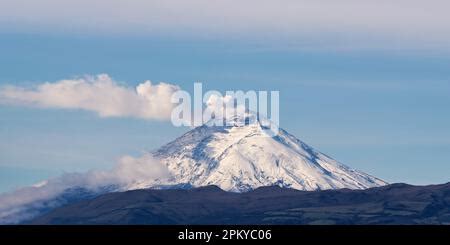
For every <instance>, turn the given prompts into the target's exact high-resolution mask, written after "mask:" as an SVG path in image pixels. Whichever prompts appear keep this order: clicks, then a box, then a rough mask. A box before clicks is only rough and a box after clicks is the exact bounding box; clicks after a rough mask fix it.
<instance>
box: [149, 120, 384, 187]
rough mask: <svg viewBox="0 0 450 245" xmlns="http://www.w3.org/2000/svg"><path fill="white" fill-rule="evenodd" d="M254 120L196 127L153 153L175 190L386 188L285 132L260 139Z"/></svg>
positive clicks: (259, 125)
mask: <svg viewBox="0 0 450 245" xmlns="http://www.w3.org/2000/svg"><path fill="white" fill-rule="evenodd" d="M262 120H265V119H262V118H258V117H256V115H255V114H246V116H244V117H242V116H241V117H232V118H230V119H227V123H226V124H225V125H224V126H211V125H214V124H212V122H209V123H207V124H206V125H203V126H200V127H197V128H195V129H193V130H191V131H189V132H187V133H186V134H184V135H183V136H181V137H180V138H178V139H176V140H175V141H172V142H170V143H169V144H167V145H165V146H163V147H161V148H160V149H159V150H157V151H156V152H154V153H153V154H154V156H156V157H158V158H160V159H161V161H162V162H163V163H164V164H166V165H167V167H168V168H169V170H170V172H171V173H172V175H173V176H174V182H175V183H176V184H181V183H183V184H190V185H192V186H205V185H217V186H219V187H220V188H222V189H224V190H230V191H238V192H240V191H247V190H250V189H254V188H257V187H260V186H269V185H279V186H283V187H291V188H295V189H300V190H323V189H338V188H349V189H365V188H370V187H376V186H381V185H385V184H387V183H386V182H384V181H382V180H380V179H378V178H375V177H373V176H370V175H368V174H365V173H362V172H360V171H357V170H354V169H351V168H349V167H347V166H345V165H343V164H341V163H339V162H337V161H336V160H334V159H332V158H330V157H328V156H326V155H325V154H322V153H320V152H318V151H316V150H314V149H313V148H312V147H310V146H308V145H307V144H305V143H304V142H302V141H300V140H298V139H297V138H295V137H294V136H292V135H290V134H289V133H287V132H286V131H284V130H282V129H280V130H279V133H278V134H277V135H276V136H274V137H267V135H265V134H264V127H265V126H266V125H267V123H268V122H267V121H266V122H263V121H262Z"/></svg>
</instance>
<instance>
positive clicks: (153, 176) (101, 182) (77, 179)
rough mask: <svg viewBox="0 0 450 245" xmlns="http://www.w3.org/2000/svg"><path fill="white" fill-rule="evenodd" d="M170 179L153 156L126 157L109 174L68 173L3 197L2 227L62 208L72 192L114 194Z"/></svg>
mask: <svg viewBox="0 0 450 245" xmlns="http://www.w3.org/2000/svg"><path fill="white" fill-rule="evenodd" d="M170 177H171V174H170V172H169V170H168V168H167V166H166V165H164V164H162V163H161V162H160V161H159V160H158V159H156V158H154V157H152V156H151V155H150V154H145V155H143V156H141V157H138V158H134V157H131V156H124V157H122V158H121V159H120V160H119V161H118V164H117V165H116V166H115V167H114V168H113V169H112V170H109V171H100V170H97V171H89V172H86V173H67V174H64V175H62V176H60V177H57V178H53V179H49V180H46V181H44V182H42V183H38V184H36V185H34V186H30V187H24V188H21V189H18V190H16V191H13V192H10V193H5V194H0V224H14V223H18V222H21V221H24V220H28V219H30V218H33V217H35V216H36V215H38V214H39V213H40V211H42V210H46V209H49V208H54V207H57V206H60V205H63V204H64V203H65V201H66V200H64V199H60V198H57V197H58V196H59V195H61V194H63V193H64V192H65V191H67V190H69V189H71V188H82V189H84V190H86V191H92V192H96V191H99V190H100V189H102V188H110V187H113V188H114V189H113V190H112V191H120V190H128V189H133V188H134V187H135V186H136V185H139V184H140V183H142V182H145V183H146V184H154V183H165V182H166V181H168V180H169V179H170Z"/></svg>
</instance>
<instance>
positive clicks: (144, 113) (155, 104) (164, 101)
mask: <svg viewBox="0 0 450 245" xmlns="http://www.w3.org/2000/svg"><path fill="white" fill-rule="evenodd" d="M177 90H179V87H177V86H175V85H172V84H167V83H160V84H157V85H154V84H152V83H151V82H150V81H145V82H143V83H141V84H139V85H138V86H137V87H136V88H134V89H133V88H129V87H125V86H121V85H119V84H118V83H117V82H116V81H114V80H113V79H112V78H111V77H109V76H108V75H107V74H100V75H97V76H94V77H92V76H87V77H85V78H79V79H72V80H61V81H58V82H55V83H43V84H40V85H38V86H37V87H33V88H25V87H18V86H11V85H9V86H5V87H3V88H0V103H3V104H15V105H24V106H36V107H43V108H62V109H82V110H87V111H93V112H96V113H97V114H98V115H99V116H101V117H135V118H143V119H156V120H169V119H170V115H171V112H172V108H173V107H174V104H172V103H171V101H170V98H171V95H172V94H173V93H174V92H175V91H177Z"/></svg>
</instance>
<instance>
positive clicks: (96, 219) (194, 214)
mask: <svg viewBox="0 0 450 245" xmlns="http://www.w3.org/2000/svg"><path fill="white" fill-rule="evenodd" d="M31 223H32V224H450V183H448V184H444V185H432V186H411V185H406V184H393V185H388V186H384V187H377V188H372V189H367V190H348V189H342V190H328V191H311V192H308V191H297V190H293V189H286V188H279V187H262V188H259V189H256V190H253V191H250V192H245V193H232V192H225V191H223V190H221V189H219V188H218V187H215V186H207V187H201V188H195V189H189V190H182V189H170V190H150V189H148V190H134V191H127V192H120V193H109V194H105V195H102V196H98V197H96V198H94V199H91V200H85V201H80V202H78V203H74V204H70V205H67V206H64V207H61V208H58V209H55V210H53V211H52V212H50V213H47V214H45V215H43V216H41V217H38V218H37V219H35V220H33V221H32V222H31Z"/></svg>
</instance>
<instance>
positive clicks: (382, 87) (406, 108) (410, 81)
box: [0, 1, 450, 191]
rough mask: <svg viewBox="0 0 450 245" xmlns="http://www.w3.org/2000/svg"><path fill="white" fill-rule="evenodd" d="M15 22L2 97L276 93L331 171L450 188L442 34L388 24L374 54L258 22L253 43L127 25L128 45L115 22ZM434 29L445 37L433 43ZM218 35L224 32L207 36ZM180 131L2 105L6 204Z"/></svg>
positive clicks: (3, 58) (366, 42)
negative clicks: (22, 190)
mask: <svg viewBox="0 0 450 245" xmlns="http://www.w3.org/2000/svg"><path fill="white" fill-rule="evenodd" d="M44 2H48V3H49V4H54V3H53V2H52V1H44ZM81 2H83V1H81ZM101 2H102V1H99V3H101ZM399 2H401V1H399ZM323 6H326V5H325V4H324V5H323ZM13 7H14V6H13V4H11V8H13ZM213 10H214V9H213ZM74 11H75V10H74ZM128 11H130V13H131V12H133V11H135V10H133V9H130V10H128ZM224 11H225V12H226V11H228V10H224ZM213 12H214V11H213ZM18 13H19V14H15V15H14V11H13V13H12V14H10V18H9V19H7V20H10V21H9V22H8V21H7V20H5V19H2V18H6V17H2V18H0V86H3V85H16V86H31V85H37V84H41V83H43V82H55V81H58V80H61V79H70V78H74V77H77V76H80V75H85V74H90V75H96V74H100V73H107V74H109V75H110V76H111V77H112V78H114V79H115V80H116V81H120V82H121V83H123V84H124V85H126V86H130V87H133V86H136V85H137V84H139V83H141V82H143V81H144V80H151V81H153V82H161V81H164V82H169V83H171V84H176V85H178V86H180V87H181V88H183V89H186V90H192V88H193V83H194V82H197V81H201V82H203V84H204V87H205V88H204V89H205V90H208V89H216V90H220V91H225V90H228V89H231V90H237V89H242V90H250V89H251V90H279V91H280V106H281V114H280V124H281V127H283V128H284V129H286V130H287V131H289V132H290V133H292V134H294V135H296V136H297V137H298V138H300V139H302V140H303V141H305V142H307V143H309V144H310V145H312V146H314V147H315V148H317V149H319V150H320V151H322V152H324V153H326V154H328V155H330V156H332V157H334V158H335V159H337V160H339V161H341V162H343V163H345V164H347V165H349V166H351V167H354V168H357V169H360V170H362V171H365V172H368V173H370V174H373V175H375V176H377V177H380V178H382V179H384V180H386V181H389V182H408V183H413V184H430V183H443V182H448V181H450V179H449V176H450V128H449V125H450V113H448V112H449V109H448V108H450V94H449V93H450V69H449V68H450V55H449V51H450V48H448V47H446V46H445V45H442V43H445V41H447V39H448V37H446V36H445V35H443V34H438V33H440V32H439V30H440V29H439V28H441V29H445V28H448V27H449V26H448V25H445V24H442V23H440V22H439V25H438V24H436V25H433V22H432V23H427V25H424V26H423V27H422V26H421V25H417V28H419V31H420V30H422V29H423V30H427V32H426V33H427V36H428V37H429V38H423V37H422V38H421V39H420V38H416V39H413V41H408V40H410V39H409V38H410V37H414V33H413V32H412V31H408V28H406V27H405V26H406V25H405V26H403V25H401V24H402V23H401V22H400V23H397V22H395V23H397V25H395V24H393V25H392V26H393V27H396V28H398V30H401V31H398V32H396V31H395V28H394V30H391V29H392V28H391V29H389V28H388V26H389V25H388V24H389V23H388V24H385V23H384V22H382V21H381V19H383V18H382V17H383V16H382V15H381V14H380V16H379V19H380V22H379V23H378V24H379V25H374V27H373V28H375V27H376V26H379V27H380V29H382V30H381V31H380V32H379V33H378V32H375V33H372V34H371V35H373V36H375V37H376V40H381V41H379V42H377V43H376V45H375V43H374V42H373V39H371V38H369V36H370V35H368V34H365V33H364V32H361V31H360V30H359V29H358V27H353V26H352V25H350V24H347V25H343V26H337V27H335V29H336V30H340V31H339V32H338V33H339V34H336V32H327V30H328V29H327V28H328V27H329V26H328V25H326V24H327V23H328V22H326V21H322V20H317V21H316V22H317V23H322V24H323V25H319V27H321V28H319V30H317V31H314V35H306V34H308V31H306V32H305V31H303V32H300V34H299V33H295V35H293V34H292V32H293V31H295V29H293V30H290V29H288V30H287V31H286V32H268V33H269V34H270V33H272V34H273V35H269V34H268V33H267V32H264V30H262V31H261V30H259V29H258V28H257V27H260V24H259V23H260V22H257V23H258V24H255V25H254V26H253V29H257V30H256V31H254V32H251V33H248V32H246V29H245V28H250V27H248V26H244V27H242V26H240V25H238V23H237V22H236V23H234V22H233V23H231V24H230V25H225V24H223V23H218V24H217V25H213V26H212V27H211V26H209V25H204V24H202V23H203V22H201V21H197V20H196V21H192V23H191V22H187V24H185V25H186V26H187V27H190V28H184V29H183V28H180V29H178V27H177V26H176V25H175V24H174V23H175V22H176V21H173V22H174V23H171V22H170V23H165V24H158V23H160V22H156V24H152V26H150V27H152V28H153V29H155V27H159V26H160V28H156V29H157V30H156V31H148V32H146V31H143V30H147V29H148V28H150V27H149V26H145V25H142V26H141V25H139V24H136V25H133V24H129V25H130V26H132V27H135V30H134V29H132V30H133V31H132V32H127V31H125V29H127V28H126V27H127V26H126V25H125V24H123V25H119V26H118V28H117V30H114V31H112V29H113V28H112V27H113V26H114V25H115V24H117V23H116V22H114V21H112V20H111V21H110V22H111V23H109V22H108V21H109V20H110V19H106V20H104V21H101V22H99V24H96V23H95V22H94V23H93V24H92V26H93V27H92V28H85V27H86V25H85V23H84V22H83V21H81V20H79V21H77V20H78V19H75V20H74V21H67V20H65V19H61V18H62V17H60V16H59V15H56V14H54V16H53V15H51V14H50V17H48V18H43V17H42V16H44V15H40V14H39V13H40V12H39V13H37V14H34V15H33V14H31V17H29V18H31V19H32V20H33V21H35V22H34V24H33V25H31V24H30V23H31V22H30V20H29V19H26V18H24V17H23V16H25V14H23V15H21V14H20V12H18ZM69 15H70V12H69ZM192 15H193V14H192ZM52 16H53V17H52ZM264 16H265V15H264V12H263V13H261V14H260V15H256V16H253V17H254V18H255V19H258V20H259V19H264ZM51 17H52V18H51ZM406 17H407V16H406ZM33 18H34V19H33ZM122 18H123V19H125V20H130V22H131V23H133V22H132V21H131V20H132V18H131V17H130V16H128V15H126V14H125V15H123V16H122ZM174 18H176V17H174ZM180 18H181V17H180ZM183 18H187V19H189V18H190V17H189V16H187V17H186V16H184V17H183ZM204 18H209V17H208V16H207V17H204ZM355 18H356V19H354V21H356V20H358V19H357V18H358V17H355ZM373 18H374V20H377V19H376V18H377V16H376V15H375V16H374V17H373ZM418 18H419V17H418ZM79 19H82V18H79ZM191 19H192V18H191ZM163 20H165V19H163ZM252 20H253V19H250V23H252ZM313 20H315V19H311V21H313ZM294 21H295V20H294ZM301 21H303V20H301ZM342 21H343V22H344V21H347V22H348V23H352V19H350V20H342ZM347 22H345V23H347ZM372 22H373V20H368V22H367V23H372ZM11 23H13V24H11ZM125 23H126V21H125ZM142 23H145V22H144V21H143V22H142ZM152 23H155V22H152ZM161 23H163V22H162V21H161ZM199 23H200V24H199ZM255 23H256V22H255ZM313 23H315V22H313ZM436 23H438V22H437V21H436ZM429 26H437V27H439V28H436V30H437V31H436V32H435V33H433V32H428V31H429V29H430V28H428V27H429ZM64 27H66V28H67V29H66V30H65V29H64ZM176 27H177V28H176ZM194 27H195V28H194ZM234 27H235V28H234ZM276 27H278V26H275V27H273V29H268V30H275V29H277V28H276ZM369 27H370V26H369ZM217 28H219V29H220V28H221V29H220V30H222V32H220V33H219V31H211V30H213V29H214V30H216V29H217ZM383 28H384V29H383ZM420 28H422V29H420ZM150 29H151V28H150ZM153 29H152V30H153ZM160 29H162V30H163V31H160ZM253 29H252V30H253ZM141 30H142V31H141ZM234 30H236V33H234ZM218 33H219V34H218ZM305 33H306V34H305ZM392 33H394V34H392ZM424 33H425V32H424ZM232 34H234V35H232ZM396 34H399V35H396ZM434 34H435V35H434ZM265 36H268V37H269V38H264V37H265ZM417 36H420V35H419V34H417ZM275 37H277V38H275ZM324 38H325V39H324ZM411 40H412V39H411ZM417 40H419V41H417ZM186 130H188V129H187V128H174V127H173V126H171V124H170V122H161V121H154V120H144V119H133V118H100V117H98V116H97V115H96V114H94V113H92V112H86V111H81V110H62V109H37V108H26V107H21V106H17V105H15V106H12V105H0V191H7V190H11V189H13V188H17V187H19V186H23V185H29V184H33V183H35V182H37V181H40V180H43V179H46V178H49V177H52V176H57V175H59V174H61V173H63V172H71V171H85V170H88V169H104V168H111V167H112V166H113V165H114V164H115V162H116V160H117V159H118V158H119V157H121V156H123V155H134V156H138V155H140V154H142V153H143V152H145V151H149V150H152V149H155V148H157V147H158V146H161V145H162V144H164V143H166V142H168V141H170V140H172V139H174V138H175V137H177V136H179V135H181V134H182V133H183V132H185V131H186Z"/></svg>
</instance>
